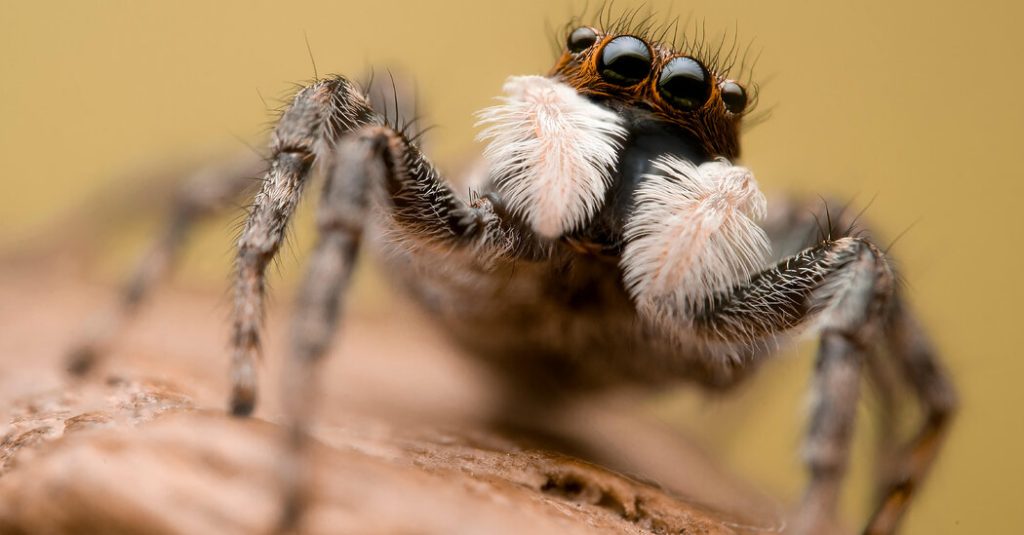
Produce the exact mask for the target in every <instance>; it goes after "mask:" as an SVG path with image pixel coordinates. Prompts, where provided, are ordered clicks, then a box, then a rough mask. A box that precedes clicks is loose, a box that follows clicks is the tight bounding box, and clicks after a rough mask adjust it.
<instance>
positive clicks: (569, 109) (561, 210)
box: [477, 76, 626, 238]
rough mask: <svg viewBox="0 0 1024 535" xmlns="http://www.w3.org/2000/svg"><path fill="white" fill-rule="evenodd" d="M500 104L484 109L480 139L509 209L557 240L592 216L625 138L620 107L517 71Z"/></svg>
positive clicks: (548, 79) (609, 180)
mask: <svg viewBox="0 0 1024 535" xmlns="http://www.w3.org/2000/svg"><path fill="white" fill-rule="evenodd" d="M503 91H504V92H505V96H503V97H499V98H500V100H501V101H502V103H501V104H499V105H497V106H493V107H490V108H487V109H484V110H482V111H481V112H479V114H478V118H479V121H478V122H477V125H478V126H480V125H483V126H485V128H484V130H483V131H481V132H480V135H479V136H478V137H477V139H479V140H482V141H488V145H487V148H486V150H485V151H484V158H485V159H486V160H487V162H488V164H489V165H490V167H491V172H492V175H493V176H494V177H496V183H497V187H498V190H499V191H500V192H501V193H502V194H503V195H504V197H505V201H506V202H507V203H508V207H509V208H510V209H511V210H512V211H513V212H514V213H516V214H517V215H518V216H520V217H522V218H523V219H524V220H525V221H526V222H527V223H528V224H529V225H530V227H531V228H533V230H534V232H536V233H537V234H539V235H541V236H544V237H547V238H557V237H558V236H561V235H562V234H565V233H566V232H569V231H572V230H574V229H577V228H579V227H580V226H581V225H583V224H585V223H586V222H588V221H589V220H590V218H592V217H593V216H594V214H595V213H596V212H597V210H598V208H600V204H601V201H602V200H603V199H604V196H605V192H606V191H607V189H608V186H609V184H610V182H611V171H612V169H613V168H614V166H615V164H616V163H617V162H618V157H619V149H620V148H621V147H622V140H623V139H624V138H625V136H626V129H625V128H624V127H623V126H622V125H621V119H620V118H619V116H618V115H616V114H615V113H614V112H612V111H610V110H608V109H605V108H603V107H601V106H599V105H597V104H594V103H592V102H590V101H589V100H587V99H586V98H584V97H582V96H580V95H579V94H578V93H577V92H576V90H574V89H573V88H571V87H569V86H567V85H565V84H562V83H560V82H558V81H555V80H552V79H550V78H545V77H543V76H513V77H510V78H509V79H508V80H507V81H506V82H505V86H504V87H503Z"/></svg>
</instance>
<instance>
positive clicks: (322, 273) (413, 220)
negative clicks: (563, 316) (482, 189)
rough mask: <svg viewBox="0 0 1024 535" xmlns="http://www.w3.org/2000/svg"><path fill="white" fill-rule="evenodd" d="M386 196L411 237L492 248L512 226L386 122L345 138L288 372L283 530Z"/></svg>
mask: <svg viewBox="0 0 1024 535" xmlns="http://www.w3.org/2000/svg"><path fill="white" fill-rule="evenodd" d="M377 199H381V201H382V202H380V203H379V204H382V205H383V208H384V209H385V212H386V214H387V216H388V217H389V218H390V222H391V223H392V224H395V225H400V226H405V227H406V228H405V230H406V231H408V232H407V233H405V234H407V235H409V236H411V237H412V238H411V239H415V240H420V241H426V242H434V244H435V245H437V244H441V245H451V246H455V247H470V248H472V250H474V251H478V252H481V253H483V254H484V255H487V254H489V253H488V251H501V250H503V247H504V246H505V243H506V242H505V238H504V236H505V231H504V230H502V229H501V222H500V221H499V219H498V215H497V213H496V212H495V210H494V206H493V205H492V201H491V200H490V199H489V198H487V197H480V198H475V199H473V202H472V203H471V204H467V203H465V202H464V201H462V200H461V199H459V198H457V197H456V196H455V195H454V194H453V193H452V192H451V190H450V188H449V187H448V186H447V185H446V184H444V183H443V181H442V180H441V178H440V177H439V176H438V175H437V173H436V171H434V170H433V168H432V167H431V166H430V165H429V164H428V163H427V162H426V160H425V159H424V158H423V156H422V154H421V153H420V152H419V150H418V149H417V148H416V147H415V146H414V145H412V144H410V142H409V141H408V140H407V139H406V138H405V137H404V136H403V135H401V134H400V133H398V132H395V131H394V130H392V129H391V128H389V127H386V126H368V127H364V128H362V129H360V130H358V131H356V132H353V133H352V134H350V135H349V136H346V137H345V138H344V139H343V140H342V141H341V142H340V143H339V144H338V147H337V149H336V151H335V153H334V157H333V159H332V161H331V165H330V168H329V169H328V172H327V182H326V183H325V185H324V191H323V195H322V197H321V199H320V205H319V208H318V211H317V229H318V232H319V235H318V241H317V243H316V245H315V247H314V250H313V253H312V256H311V257H310V259H309V263H308V266H307V270H306V274H305V278H304V279H303V282H302V285H301V286H300V288H299V292H298V296H297V302H296V305H295V311H294V315H293V319H292V331H291V339H290V353H291V355H290V358H289V359H288V361H287V363H286V367H285V370H284V372H283V373H284V394H283V399H284V403H285V410H286V413H285V417H286V425H287V447H288V451H287V452H286V454H285V455H284V459H285V464H284V466H283V473H282V479H283V483H284V485H283V486H284V488H283V490H284V498H285V502H284V507H283V509H282V516H281V519H280V523H279V530H280V531H283V532H284V531H291V530H294V529H296V527H297V526H298V524H299V522H300V521H301V516H302V512H303V511H304V509H305V508H306V504H307V502H308V497H307V496H306V490H307V488H308V482H307V479H308V476H307V470H306V466H305V465H306V463H305V450H306V449H307V446H308V442H309V440H310V438H309V435H308V428H309V423H310V421H311V418H312V414H313V412H314V407H315V404H316V403H315V402H316V397H317V393H318V386H319V385H318V381H317V379H316V378H317V369H318V364H319V362H320V361H321V359H322V357H323V355H324V352H325V351H326V349H327V347H328V345H329V343H330V341H331V339H332V337H333V333H334V331H335V330H336V327H337V324H338V321H339V317H340V315H341V307H342V304H343V299H344V294H345V291H346V288H347V287H348V282H349V279H350V277H351V274H352V269H353V266H354V265H355V262H356V258H357V256H358V254H359V245H360V241H361V239H362V236H363V231H364V225H365V224H366V221H367V220H368V218H369V217H370V211H371V208H372V207H373V206H374V204H375V203H374V201H375V200H377Z"/></svg>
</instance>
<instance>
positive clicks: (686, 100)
mask: <svg viewBox="0 0 1024 535" xmlns="http://www.w3.org/2000/svg"><path fill="white" fill-rule="evenodd" d="M606 51H607V52H606ZM645 54H646V56H645ZM609 57H611V58H622V59H621V62H622V63H621V67H620V68H619V69H616V68H612V69H609V68H608V67H609V65H608V64H607V62H606V61H605V60H607V59H609ZM645 57H646V58H649V61H650V68H649V70H646V72H644V71H645V69H644V68H643V65H642V64H643V61H644V58H645ZM616 70H621V71H622V72H623V74H624V75H619V74H617V73H616ZM549 75H550V76H553V77H555V78H557V79H558V80H560V81H561V82H563V83H565V84H567V85H569V86H571V87H573V88H574V89H575V90H576V91H577V92H579V93H580V94H581V95H586V96H589V97H595V98H597V99H607V100H610V101H615V102H619V103H622V104H624V105H627V106H631V107H634V108H636V109H639V110H647V111H649V112H650V113H651V115H652V118H654V119H656V120H659V121H663V122H665V123H668V124H672V125H675V126H677V127H679V128H681V129H682V130H684V131H686V132H688V133H689V134H690V135H692V136H693V138H694V140H695V141H696V142H697V143H698V144H699V145H700V146H701V148H702V149H703V150H704V151H705V152H706V153H707V154H708V155H709V156H724V157H726V158H730V159H732V158H736V157H737V156H739V152H740V146H739V130H740V122H741V120H742V118H743V115H744V112H745V111H746V110H745V107H746V104H747V95H746V91H745V90H744V88H743V87H742V86H741V85H740V84H738V83H737V82H735V81H733V80H728V79H724V78H723V77H721V76H719V75H717V74H716V73H714V72H712V70H711V68H710V67H709V66H708V65H705V64H704V63H703V62H701V61H700V60H698V59H697V58H692V57H689V56H686V55H684V54H680V53H679V52H677V51H675V50H673V49H672V48H671V47H668V46H665V45H664V44H661V43H651V42H647V41H645V40H643V39H641V38H640V37H636V36H631V35H613V34H605V33H603V32H602V31H601V30H597V29H595V28H589V27H581V28H577V29H576V30H574V31H573V32H572V33H570V34H569V38H568V40H567V44H566V48H565V50H564V52H563V53H562V55H561V57H559V58H558V61H557V62H556V63H555V66H554V67H553V68H552V69H551V72H550V73H549ZM702 76H703V82H701V81H700V80H701V77H702ZM701 83H704V84H705V85H704V86H703V87H702V86H701Z"/></svg>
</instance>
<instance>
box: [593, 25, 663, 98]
mask: <svg viewBox="0 0 1024 535" xmlns="http://www.w3.org/2000/svg"><path fill="white" fill-rule="evenodd" d="M597 70H598V72H600V73H601V76H602V77H603V78H604V79H605V80H606V81H608V82H611V83H613V84H615V85H621V86H629V85H636V84H638V83H640V82H641V81H643V80H644V79H645V78H647V75H648V74H649V73H650V72H651V49H649V48H647V44H646V43H644V42H643V41H641V40H639V39H637V38H636V37H633V36H630V35H623V36H622V37H616V38H615V39H612V40H611V41H608V44H607V45H604V50H602V51H601V59H600V61H598V63H597Z"/></svg>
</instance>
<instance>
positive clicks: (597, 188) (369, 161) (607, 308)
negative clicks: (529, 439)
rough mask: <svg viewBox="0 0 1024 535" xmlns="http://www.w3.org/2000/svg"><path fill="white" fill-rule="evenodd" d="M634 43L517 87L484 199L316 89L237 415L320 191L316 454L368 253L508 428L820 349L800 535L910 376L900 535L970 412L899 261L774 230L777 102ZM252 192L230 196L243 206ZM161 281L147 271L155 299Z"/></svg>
mask: <svg viewBox="0 0 1024 535" xmlns="http://www.w3.org/2000/svg"><path fill="white" fill-rule="evenodd" d="M606 28H607V26H606ZM627 30H628V28H616V29H615V30H614V31H604V30H602V29H599V28H596V27H592V26H582V27H577V28H575V29H572V30H571V31H569V32H567V35H566V37H565V40H564V41H563V43H564V45H563V49H562V51H561V53H560V55H559V58H558V59H557V61H556V63H555V66H554V67H553V68H552V70H551V71H550V72H549V74H548V75H547V76H514V77H511V78H509V79H508V80H507V82H506V83H505V85H504V88H503V93H504V94H503V96H501V97H499V102H498V103H497V104H496V105H495V106H493V107H490V108H487V109H485V110H483V111H481V112H480V114H479V125H480V127H481V131H480V136H479V137H480V139H481V140H483V141H485V142H486V148H485V150H484V153H483V161H482V163H481V165H478V166H475V167H474V169H475V171H474V172H472V173H471V174H470V176H468V178H467V179H466V180H465V181H464V183H467V184H468V185H469V188H470V190H469V191H470V192H469V194H468V195H460V194H458V193H457V190H456V188H454V187H453V186H452V185H451V183H449V182H448V181H447V180H446V179H444V178H443V177H442V176H441V175H440V174H439V172H438V171H437V170H436V169H435V168H434V167H433V166H432V165H431V164H430V162H429V161H428V160H427V159H426V157H425V156H424V155H423V153H422V152H421V151H420V149H419V147H418V145H417V143H416V142H415V140H414V139H410V138H409V137H407V136H406V135H405V133H404V132H403V131H402V129H398V128H395V127H394V126H393V123H392V122H391V121H389V120H388V119H387V118H386V116H385V114H382V113H381V112H380V111H378V110H377V109H375V108H374V106H373V105H372V104H371V101H370V99H369V98H368V97H367V96H366V93H365V92H364V91H363V89H362V88H361V87H360V86H359V85H357V84H355V83H353V82H350V81H349V80H348V79H346V78H343V77H340V76H332V77H327V78H323V79H319V80H317V81H315V82H313V83H312V84H310V85H308V86H306V87H304V88H303V89H301V90H300V91H299V92H298V93H297V94H296V95H295V97H294V99H293V100H292V102H291V104H290V105H289V107H288V108H287V109H286V111H285V112H284V113H283V114H282V116H281V117H280V119H279V121H278V123H277V125H276V127H275V130H274V133H273V136H272V139H271V143H270V154H269V169H267V170H266V174H265V178H264V180H263V181H262V185H261V189H260V191H259V192H258V193H257V194H256V195H255V198H254V200H253V202H252V205H251V208H250V211H249V214H248V217H247V220H246V224H245V227H244V230H243V232H242V235H241V237H240V238H239V241H238V255H237V263H236V265H237V268H236V269H237V271H236V276H235V309H234V316H233V319H234V321H233V326H234V330H233V337H232V346H233V351H234V353H233V361H232V381H233V393H232V401H231V408H232V411H233V412H234V413H235V414H239V415H246V414H248V413H249V412H251V410H252V408H253V406H254V403H255V395H256V363H257V360H258V354H259V349H260V333H261V321H262V310H263V300H264V293H265V285H264V275H265V271H266V268H267V265H268V264H269V262H270V261H271V260H272V259H273V258H274V256H275V255H276V254H277V252H278V249H279V247H280V245H281V243H282V240H283V237H284V236H285V233H286V230H287V227H288V225H289V222H290V220H291V216H292V214H293V212H294V210H295V206H296V204H297V203H298V200H299V198H300V197H301V194H302V190H303V187H304V186H305V185H306V184H307V183H308V182H309V178H310V176H311V175H313V174H314V173H316V172H318V171H319V172H322V174H323V175H325V187H324V190H323V194H322V197H321V200H320V205H319V209H318V215H317V226H318V231H319V239H318V242H317V245H316V247H315V248H314V251H313V252H312V254H311V257H310V259H309V266H308V270H307V274H306V277H305V280H304V282H303V284H302V286H301V287H300V290H299V294H298V301H297V304H296V309H295V312H294V320H293V324H292V325H293V328H292V336H291V342H290V351H291V355H290V358H289V360H288V362H289V365H288V367H286V372H285V374H286V384H287V385H288V387H287V388H286V391H285V401H286V407H287V414H288V421H289V422H290V429H291V433H290V435H289V436H290V437H291V438H290V444H292V445H293V450H294V451H295V452H298V451H299V450H301V447H302V444H303V443H304V442H305V441H304V438H303V437H305V435H306V429H307V427H308V423H309V422H308V419H309V414H310V409H311V408H312V407H313V405H314V401H313V400H314V393H315V392H316V389H315V388H312V387H313V386H316V373H315V369H316V363H317V362H318V361H319V360H320V357H321V356H322V355H323V354H324V352H325V350H326V348H327V346H328V345H329V342H330V340H331V338H332V335H333V332H334V330H335V329H336V326H337V322H338V319H339V311H340V300H341V299H342V298H343V296H344V295H343V294H344V290H345V288H346V287H347V284H348V280H349V276H350V274H351V268H352V266H353V264H354V262H355V259H356V256H357V253H358V251H359V250H360V248H361V244H362V243H367V244H373V245H376V246H377V247H376V248H377V249H378V250H380V251H382V253H383V254H382V255H381V258H382V260H383V264H384V266H385V269H386V270H387V272H388V273H389V274H391V275H392V276H393V280H394V281H395V282H396V284H397V285H398V286H400V287H402V288H404V289H405V290H407V291H408V292H409V294H411V295H412V296H413V297H414V299H415V301H417V302H418V303H419V304H421V305H422V306H423V307H424V308H425V309H426V310H428V311H429V312H430V315H431V316H432V317H434V318H436V319H437V321H438V323H439V324H440V325H441V326H442V327H443V328H444V329H445V330H446V331H448V332H449V333H450V334H451V335H452V336H453V338H454V339H455V340H457V341H458V342H460V343H461V344H462V346H463V347H464V348H465V349H466V350H467V351H468V352H469V353H472V354H474V355H476V356H479V357H480V358H482V359H484V360H485V361H486V362H488V363H491V364H493V365H494V367H495V369H496V370H497V371H498V372H499V373H498V375H500V376H501V377H503V378H505V379H506V380H507V384H508V388H507V391H508V399H509V401H508V403H506V404H504V405H503V407H504V408H503V410H502V414H501V417H503V418H509V419H516V418H518V419H521V420H538V419H542V418H544V415H546V414H550V413H551V412H552V411H555V410H557V408H558V405H559V401H560V400H563V399H565V398H566V397H570V396H575V395H581V394H583V393H586V392H588V391H594V390H597V389H603V388H607V387H610V386H615V385H621V384H623V383H633V384H642V385H662V384H667V383H672V382H679V381H689V382H691V383H695V384H698V385H702V386H705V387H708V388H712V389H717V390H725V389H728V388H730V387H732V386H734V385H736V384H738V383H739V382H740V380H741V379H743V378H744V377H747V376H748V375H749V374H750V372H751V371H752V370H754V369H755V368H756V367H757V365H758V364H759V363H761V362H763V361H764V360H766V359H767V358H769V357H770V356H772V355H773V354H775V353H776V352H777V351H778V349H779V347H781V346H782V344H783V343H784V342H786V341H788V340H789V339H791V338H793V337H794V336H795V335H797V334H801V333H807V332H815V333H817V335H818V336H819V338H820V346H819V349H818V354H817V361H816V364H815V368H814V369H815V371H814V374H815V380H814V384H813V389H814V394H815V395H814V396H813V399H814V403H813V406H812V408H811V422H810V425H809V428H808V433H807V440H806V443H805V447H804V450H803V453H804V458H805V461H806V464H807V466H808V469H809V473H810V482H809V484H808V486H807V491H806V493H805V495H804V498H803V501H802V503H801V505H800V507H799V509H798V512H797V514H796V516H795V520H794V521H793V522H792V523H791V524H790V527H791V530H792V532H796V533H825V532H828V530H829V529H830V528H829V527H828V526H830V525H831V521H832V518H833V516H834V515H835V511H836V506H837V501H838V496H839V488H840V484H841V481H842V480H843V477H844V474H845V472H846V467H847V460H848V456H849V455H848V453H849V445H850V438H851V434H852V428H853V422H854V415H855V414H856V405H857V399H858V392H859V387H860V383H861V378H862V376H863V375H871V376H874V375H878V374H876V373H874V372H875V371H878V370H887V371H888V373H889V375H890V376H894V377H895V378H896V379H895V380H893V381H885V382H883V383H882V386H883V387H885V388H905V389H908V390H909V391H910V392H912V393H913V394H914V395H915V396H916V398H917V399H918V401H919V402H920V403H921V405H922V407H923V412H924V415H925V417H924V421H923V424H922V425H921V426H920V428H919V430H918V432H917V434H916V435H915V436H914V437H913V438H912V439H911V440H910V441H909V443H908V444H907V445H906V447H905V448H904V449H901V450H899V451H898V452H889V453H891V455H889V456H888V457H892V458H895V459H897V460H896V461H895V462H893V463H892V464H891V465H892V467H894V468H893V469H892V470H888V471H885V472H884V475H883V478H882V480H880V481H879V484H878V488H879V489H880V493H879V497H878V499H879V501H878V507H877V508H876V510H875V513H874V514H873V516H872V517H871V518H870V519H869V520H868V523H867V528H866V529H865V532H868V533H892V532H893V531H894V530H895V529H896V526H897V523H898V521H899V519H900V517H901V516H902V513H903V511H904V510H905V508H906V507H907V504H908V503H909V500H908V497H909V496H910V494H911V493H912V491H913V490H914V488H915V487H916V486H917V484H918V483H919V482H920V481H921V479H922V478H923V477H924V475H925V473H926V472H927V470H928V467H929V465H930V464H931V461H932V460H933V459H934V457H935V455H936V454H937V451H938V445H939V443H940V442H941V440H940V439H941V438H942V436H943V435H944V432H945V430H946V427H947V423H948V421H949V417H950V415H951V414H952V411H953V409H954V407H955V399H956V398H955V394H954V391H953V388H952V386H951V385H950V382H949V381H948V379H947V378H946V375H945V373H944V371H943V369H942V367H941V365H940V364H939V362H938V360H937V358H936V356H935V353H934V351H933V349H932V347H931V345H930V343H929V341H928V338H927V336H926V335H925V333H924V331H923V330H922V329H921V327H920V326H919V324H918V323H917V322H916V321H915V319H914V318H913V316H912V314H911V312H910V310H909V307H908V306H907V305H906V304H905V302H904V300H903V296H902V293H901V292H900V289H899V287H898V286H897V285H896V284H895V280H896V278H895V276H894V273H893V268H892V266H891V264H890V262H889V261H888V260H887V258H886V255H885V254H884V253H883V252H882V250H880V249H879V248H878V247H876V246H875V245H874V243H873V242H872V240H871V239H870V238H869V237H867V235H866V233H857V234H851V233H850V232H849V231H847V232H843V231H842V229H847V228H849V227H851V226H852V225H849V224H848V222H849V220H850V219H851V218H850V217H849V216H844V215H843V214H842V210H838V209H836V207H835V206H831V207H830V206H828V205H827V203H821V202H820V201H818V200H814V201H806V200H801V199H799V198H783V199H781V200H780V202H777V203H774V204H773V206H772V209H771V210H769V209H768V205H767V202H766V200H765V197H764V195H763V194H762V193H761V191H760V189H759V188H758V184H757V182H756V181H755V179H754V175H753V173H752V172H751V171H750V170H749V169H747V168H745V167H742V166H739V165H736V163H735V160H736V159H737V158H738V157H739V153H740V143H739V135H740V127H741V123H742V121H743V118H744V116H745V115H746V114H747V113H748V112H749V110H750V109H751V108H752V101H753V100H754V99H755V98H756V92H754V91H749V92H748V88H747V87H744V84H742V83H740V82H738V81H736V80H733V79H730V78H729V70H730V69H729V66H728V65H721V64H716V61H715V59H714V55H708V54H705V55H703V56H702V54H700V53H699V49H692V50H691V49H686V47H683V48H684V50H683V51H677V50H674V49H673V47H672V46H669V45H666V44H662V43H659V42H658V39H656V38H652V37H651V36H650V35H647V34H645V33H644V32H642V31H627ZM687 50H689V53H688V52H687ZM741 70H742V69H741ZM225 182H228V181H225ZM246 183H248V182H247V181H244V180H236V181H234V182H231V184H235V186H234V188H235V189H236V190H238V191H241V185H242V184H246ZM231 189H232V188H231V187H226V188H221V189H220V190H215V191H218V192H220V193H219V194H218V195H219V197H217V198H218V199H220V198H222V197H225V196H227V193H225V192H226V191H228V190H231ZM182 199H184V200H185V201H184V202H183V203H182V206H181V207H180V210H179V211H180V212H181V214H180V215H181V217H180V218H178V219H176V220H175V223H174V224H173V225H172V226H171V227H170V228H171V231H169V233H168V235H169V236H170V237H171V238H172V239H168V240H167V241H166V242H161V245H159V246H158V247H163V248H165V249H170V248H173V247H177V244H178V242H179V241H180V239H179V238H180V235H181V233H182V232H181V231H182V224H183V221H184V222H185V223H184V224H187V222H188V221H189V219H190V218H194V217H196V216H197V215H201V214H202V213H204V210H206V211H208V208H209V207H210V206H211V205H212V204H214V203H213V202H212V201H211V200H210V199H208V198H207V197H203V196H200V195H191V196H190V195H188V194H185V195H183V196H182ZM812 212H813V213H816V214H820V216H821V219H829V223H828V224H827V225H826V226H827V229H826V230H825V231H823V232H814V229H815V228H818V229H819V230H820V227H817V226H816V218H815V217H813V216H810V217H809V216H808V214H810V213H812ZM833 215H834V216H835V217H834V218H833V217H832V216H833ZM168 256H170V255H169V254H164V255H161V256H158V258H167V257H168ZM152 272H153V269H152V266H149V267H147V265H145V264H144V266H143V268H142V269H141V270H140V273H142V274H143V275H145V277H142V278H141V279H140V280H142V281H143V282H146V281H149V280H151V279H152V278H153V277H152V276H151V274H152ZM147 277H148V278H147ZM133 288H134V289H135V290H136V291H135V292H134V293H131V294H130V296H131V297H132V299H135V300H136V301H137V297H138V296H139V295H140V293H139V291H138V288H135V287H133ZM126 302H128V303H129V304H132V303H134V302H135V301H132V300H131V299H126ZM126 306H127V305H126ZM84 354H88V352H79V353H78V355H84ZM296 455H297V453H296ZM286 480H287V481H289V482H290V490H289V491H287V492H286V494H287V496H288V497H289V500H288V501H287V503H288V506H287V507H285V509H284V510H285V513H286V514H285V515H284V516H283V520H282V522H283V523H284V525H288V524H290V523H293V522H294V521H295V520H296V518H297V514H296V513H297V512H298V511H300V510H301V501H300V500H299V498H300V497H301V496H302V495H303V493H301V492H298V490H297V486H298V485H300V482H301V478H297V477H290V478H287V479H286Z"/></svg>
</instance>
